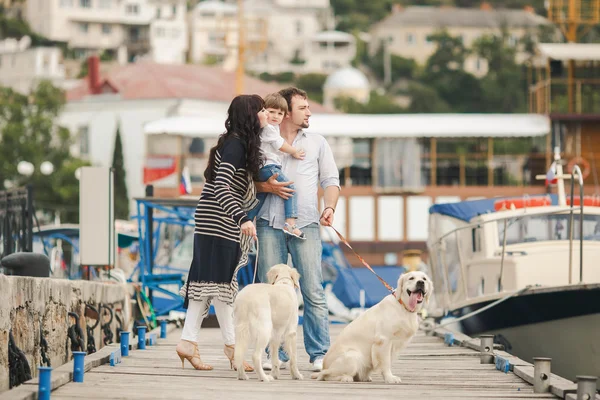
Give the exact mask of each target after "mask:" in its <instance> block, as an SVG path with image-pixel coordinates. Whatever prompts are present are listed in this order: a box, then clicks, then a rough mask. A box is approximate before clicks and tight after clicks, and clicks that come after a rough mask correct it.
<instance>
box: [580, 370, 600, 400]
mask: <svg viewBox="0 0 600 400" xmlns="http://www.w3.org/2000/svg"><path fill="white" fill-rule="evenodd" d="M597 380H598V377H597V376H584V375H578V376H577V400H592V399H593V398H594V396H595V395H596V381H597Z"/></svg>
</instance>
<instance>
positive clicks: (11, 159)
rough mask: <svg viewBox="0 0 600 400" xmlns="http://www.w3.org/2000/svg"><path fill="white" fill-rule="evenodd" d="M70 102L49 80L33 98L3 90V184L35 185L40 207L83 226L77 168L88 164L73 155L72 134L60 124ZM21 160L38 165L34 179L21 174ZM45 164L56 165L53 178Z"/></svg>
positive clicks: (0, 101) (0, 114)
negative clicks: (67, 102)
mask: <svg viewBox="0 0 600 400" xmlns="http://www.w3.org/2000/svg"><path fill="white" fill-rule="evenodd" d="M64 103H65V96H64V92H63V91H61V90H60V89H58V88H56V87H54V86H52V84H51V83H50V82H48V81H42V82H41V83H40V84H39V85H38V86H37V87H36V88H35V89H34V90H33V91H32V92H31V93H30V95H29V96H25V95H22V94H20V93H17V92H15V91H13V90H12V89H9V88H4V87H0V185H1V184H4V186H7V183H8V184H12V185H15V186H24V185H25V184H28V183H31V184H33V188H34V199H35V205H36V207H37V208H38V209H43V210H46V211H52V212H58V213H59V214H60V217H61V220H62V221H63V222H77V221H78V219H79V211H78V210H79V182H78V181H77V179H76V178H75V170H77V168H79V167H81V166H84V165H87V163H86V162H84V161H82V160H80V159H77V158H74V157H72V156H71V154H70V153H69V147H70V146H71V144H72V139H71V135H70V133H69V131H68V130H67V129H66V128H64V127H61V126H58V125H57V124H56V122H55V121H56V119H57V117H58V115H59V113H60V111H61V109H62V107H63V106H64ZM20 161H28V162H30V163H32V164H33V165H34V167H35V170H34V173H33V175H31V176H30V177H25V176H22V175H20V174H19V173H18V172H17V164H18V163H19V162H20ZM44 161H49V162H51V163H52V164H53V166H54V171H53V172H52V173H51V174H50V175H47V176H46V175H43V174H42V173H41V172H40V165H41V163H42V162H44Z"/></svg>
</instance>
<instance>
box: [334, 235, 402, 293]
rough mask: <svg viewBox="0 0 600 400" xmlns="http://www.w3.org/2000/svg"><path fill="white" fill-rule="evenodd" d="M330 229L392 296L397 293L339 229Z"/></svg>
mask: <svg viewBox="0 0 600 400" xmlns="http://www.w3.org/2000/svg"><path fill="white" fill-rule="evenodd" d="M329 227H330V228H331V229H333V230H334V232H335V233H336V234H337V235H338V237H339V238H340V240H341V241H342V242H343V243H344V244H345V245H346V246H348V248H349V249H350V250H352V252H353V253H354V255H355V256H356V258H358V259H359V260H360V262H361V263H362V264H363V265H364V266H365V267H367V268H368V269H369V271H371V272H372V273H373V274H374V275H375V276H376V277H377V279H379V281H380V282H381V283H382V284H383V286H385V287H386V289H387V290H389V291H390V292H391V293H392V294H394V293H396V291H395V290H394V289H393V288H392V287H391V286H390V285H389V284H388V283H387V282H386V281H385V280H384V279H383V278H382V277H380V276H379V275H377V272H375V271H374V270H373V268H371V266H370V265H369V263H367V262H366V261H365V259H364V258H362V257H361V256H360V255H359V254H358V253H357V252H356V251H354V249H353V248H352V246H350V243H348V241H347V240H346V238H345V237H344V236H343V235H342V234H341V233H339V232H338V230H337V229H335V228H334V227H333V226H332V225H330V226H329Z"/></svg>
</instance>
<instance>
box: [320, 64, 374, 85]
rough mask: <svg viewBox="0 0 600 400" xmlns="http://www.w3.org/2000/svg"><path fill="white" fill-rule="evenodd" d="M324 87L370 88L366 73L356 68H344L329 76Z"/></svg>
mask: <svg viewBox="0 0 600 400" xmlns="http://www.w3.org/2000/svg"><path fill="white" fill-rule="evenodd" d="M323 87H324V88H327V89H369V87H370V86H369V81H368V80H367V77H366V76H365V74H363V73H362V72H361V71H359V70H358V69H356V68H352V67H347V68H342V69H339V70H337V71H335V72H334V73H332V74H331V75H329V76H328V77H327V79H326V80H325V84H324V85H323Z"/></svg>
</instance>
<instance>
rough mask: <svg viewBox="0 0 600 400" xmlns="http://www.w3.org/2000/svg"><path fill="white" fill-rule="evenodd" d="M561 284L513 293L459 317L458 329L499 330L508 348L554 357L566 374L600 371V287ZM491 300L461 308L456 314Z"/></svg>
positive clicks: (555, 367)
mask: <svg viewBox="0 0 600 400" xmlns="http://www.w3.org/2000/svg"><path fill="white" fill-rule="evenodd" d="M594 286H595V285H594ZM560 289H563V290H560ZM560 289H559V288H557V290H554V291H552V290H545V291H543V292H538V293H530V294H527V293H525V294H522V295H519V296H515V297H512V298H510V299H508V300H507V301H504V302H502V303H500V304H498V305H496V306H494V307H492V308H490V309H488V310H486V311H483V312H481V313H480V314H477V315H474V316H472V317H470V318H467V319H465V320H463V321H461V322H459V323H458V324H459V325H460V327H459V329H460V330H461V331H462V332H463V333H465V334H467V335H469V336H472V337H477V336H480V335H483V334H494V335H496V338H495V341H496V342H497V343H500V344H503V345H505V347H506V351H507V352H509V353H511V354H513V355H515V356H517V357H519V358H521V359H523V360H525V361H528V362H531V363H533V357H550V358H552V372H553V373H556V374H558V375H560V376H563V377H565V378H567V379H571V380H575V377H576V376H577V375H593V376H600V339H599V338H600V288H599V287H597V286H596V287H595V288H594V287H592V288H589V287H586V286H581V288H580V289H575V290H573V289H572V288H568V289H565V288H560ZM492 302H493V300H489V299H487V300H486V301H482V302H479V303H472V304H470V305H468V306H464V307H460V308H456V309H454V310H453V311H452V312H451V315H452V316H454V317H460V316H462V315H466V314H468V313H470V312H473V311H476V310H478V309H480V308H481V307H484V306H486V305H488V304H490V303H492Z"/></svg>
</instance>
